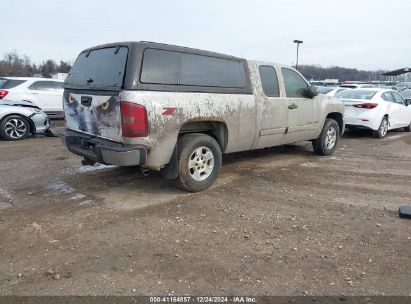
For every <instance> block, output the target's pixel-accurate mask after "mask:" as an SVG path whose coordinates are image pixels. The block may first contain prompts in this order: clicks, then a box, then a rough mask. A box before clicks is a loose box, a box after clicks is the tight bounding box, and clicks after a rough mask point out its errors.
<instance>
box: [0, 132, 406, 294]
mask: <svg viewBox="0 0 411 304" xmlns="http://www.w3.org/2000/svg"><path fill="white" fill-rule="evenodd" d="M56 131H57V133H59V132H61V131H62V128H61V127H60V128H56ZM410 179H411V134H410V133H404V132H390V133H389V135H388V137H387V138H385V139H382V140H379V139H374V138H372V137H370V135H369V134H366V133H365V134H350V133H347V134H346V135H345V136H344V138H343V139H342V140H341V142H340V145H339V149H338V151H337V152H336V154H335V155H334V156H331V157H319V156H316V155H314V154H313V152H312V149H311V145H310V144H309V143H301V144H297V145H292V146H285V147H280V148H272V149H265V150H261V151H255V152H247V153H239V154H234V155H228V156H225V157H224V160H223V169H222V172H221V176H220V177H219V179H218V181H217V183H216V184H215V185H214V186H213V187H212V188H210V189H208V190H206V191H203V192H201V193H195V194H188V193H185V192H183V191H181V190H178V189H176V188H175V187H174V186H173V185H172V183H170V182H168V181H165V180H162V179H161V177H160V176H159V174H157V173H152V174H150V175H149V176H147V177H145V176H143V175H142V173H141V172H140V171H139V170H136V169H135V168H129V169H124V168H123V169H122V168H116V167H110V166H94V167H83V166H81V165H80V158H79V157H77V156H75V155H72V154H71V153H69V152H68V151H67V150H66V149H65V148H64V147H63V146H62V144H61V142H60V140H59V139H58V138H45V137H41V136H38V137H36V138H30V139H27V140H24V141H19V142H5V141H0V259H1V263H0V295H12V294H13V295H16V294H17V295H164V294H170V295H172V294H175V295H185V294H190V295H256V296H257V295H341V294H344V295H383V294H385V295H410V294H411V239H410V237H411V220H406V219H400V218H399V217H398V207H399V206H400V205H404V204H411V187H410V184H411V182H410Z"/></svg>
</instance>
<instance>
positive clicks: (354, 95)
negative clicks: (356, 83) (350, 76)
mask: <svg viewBox="0 0 411 304" xmlns="http://www.w3.org/2000/svg"><path fill="white" fill-rule="evenodd" d="M376 93H377V91H371V90H344V91H341V92H338V93H337V94H336V95H335V97H338V98H342V99H366V100H370V99H372V98H373V97H374V95H375V94H376Z"/></svg>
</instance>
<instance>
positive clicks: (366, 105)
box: [352, 103, 378, 109]
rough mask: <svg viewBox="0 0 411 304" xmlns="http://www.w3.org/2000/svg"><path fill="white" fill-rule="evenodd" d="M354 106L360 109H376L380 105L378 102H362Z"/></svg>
mask: <svg viewBox="0 0 411 304" xmlns="http://www.w3.org/2000/svg"><path fill="white" fill-rule="evenodd" d="M352 106H353V107H356V108H360V109H374V108H375V107H377V106H378V103H360V104H355V105H352Z"/></svg>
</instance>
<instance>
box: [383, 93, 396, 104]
mask: <svg viewBox="0 0 411 304" xmlns="http://www.w3.org/2000/svg"><path fill="white" fill-rule="evenodd" d="M382 99H384V100H385V101H388V102H394V98H393V97H392V95H391V93H390V92H385V93H384V94H382Z"/></svg>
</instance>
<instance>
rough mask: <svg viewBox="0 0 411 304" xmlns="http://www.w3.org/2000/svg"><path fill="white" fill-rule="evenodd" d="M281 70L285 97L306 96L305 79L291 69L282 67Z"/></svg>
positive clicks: (306, 85) (306, 86)
mask: <svg viewBox="0 0 411 304" xmlns="http://www.w3.org/2000/svg"><path fill="white" fill-rule="evenodd" d="M281 71H282V73H283V78H284V86H285V93H286V95H287V97H296V98H306V97H307V96H306V95H307V89H308V84H307V83H306V82H305V80H304V79H303V78H302V77H301V76H300V75H298V74H297V73H296V72H294V71H293V70H290V69H286V68H282V69H281Z"/></svg>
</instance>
